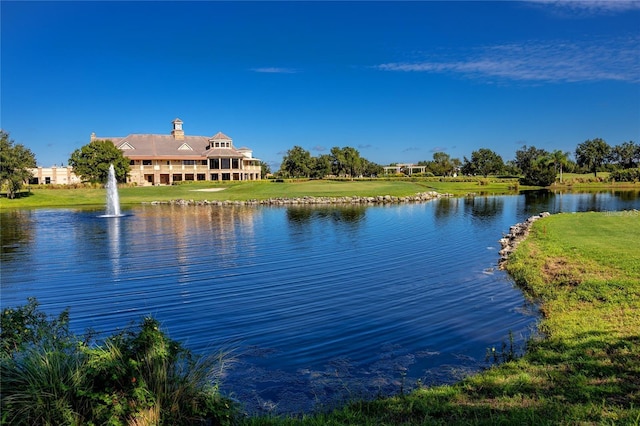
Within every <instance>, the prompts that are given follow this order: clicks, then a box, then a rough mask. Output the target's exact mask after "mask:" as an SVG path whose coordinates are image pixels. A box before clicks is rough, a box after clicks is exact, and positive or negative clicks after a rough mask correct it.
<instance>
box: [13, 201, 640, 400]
mask: <svg viewBox="0 0 640 426" xmlns="http://www.w3.org/2000/svg"><path fill="white" fill-rule="evenodd" d="M578 208H580V209H605V208H606V209H608V210H615V209H631V208H640V201H639V200H638V199H637V198H635V199H633V198H631V199H629V200H627V199H626V198H625V197H623V196H620V195H617V194H614V193H606V194H599V195H597V196H596V197H595V198H593V197H592V196H591V194H587V195H586V196H584V197H583V196H582V195H581V194H552V193H548V192H539V193H528V194H526V195H522V196H505V197H476V198H475V199H467V198H451V199H449V198H444V199H441V200H434V201H432V202H428V203H422V204H406V205H392V206H373V207H363V206H340V207H327V206H322V207H309V206H290V207H287V208H282V207H259V206H258V207H249V206H224V207H222V206H177V205H166V206H150V205H143V206H139V207H136V208H135V209H133V210H132V212H131V213H132V214H130V215H129V216H126V217H124V218H121V219H116V220H110V221H107V220H104V219H98V218H96V217H95V213H94V212H87V211H84V212H83V211H79V212H78V211H70V210H56V211H47V210H35V211H31V212H1V213H0V219H2V231H3V232H2V245H3V250H2V298H1V300H0V302H1V303H2V306H14V305H18V304H23V303H24V302H25V299H26V297H28V296H36V297H38V299H39V300H40V301H41V306H42V307H43V309H45V310H46V311H47V312H49V313H52V314H53V313H56V312H59V311H61V310H62V309H64V308H66V307H70V309H71V318H72V327H74V331H77V332H82V331H84V329H85V328H87V327H92V328H94V329H96V330H98V331H101V332H104V333H105V334H109V333H110V332H112V331H114V330H116V329H117V328H119V327H122V326H124V325H126V324H127V323H129V322H130V321H133V320H137V319H139V317H140V316H142V315H148V314H152V315H154V316H155V317H156V318H158V319H159V320H160V321H161V323H162V324H163V326H164V327H165V328H166V329H167V330H168V332H169V333H170V335H171V337H172V338H174V339H176V340H179V341H181V342H184V343H185V344H186V346H187V347H189V348H191V349H193V350H194V351H196V352H204V353H206V352H207V351H208V350H209V349H210V348H212V347H215V346H216V345H217V344H219V343H223V344H224V343H227V342H229V341H230V340H233V341H236V342H239V343H238V344H239V346H240V352H241V353H242V356H241V360H240V363H239V365H238V367H237V368H236V369H235V370H230V371H229V375H228V376H227V378H226V380H225V382H224V389H223V390H224V391H227V392H230V393H233V394H234V395H236V396H237V397H238V398H239V399H240V400H241V401H243V402H245V403H247V404H249V406H248V407H247V408H248V409H255V410H260V409H261V407H264V406H273V407H277V411H278V412H300V411H305V410H308V409H313V408H315V407H317V406H319V405H322V404H328V403H330V402H335V401H334V400H332V398H342V397H347V396H348V395H346V392H342V393H341V390H344V389H350V390H356V391H357V392H360V393H361V394H359V395H358V396H362V397H367V396H372V397H375V396H376V395H377V394H392V393H394V392H397V391H398V390H399V385H398V384H399V383H400V381H401V380H402V377H403V376H404V377H405V380H406V382H405V383H406V384H407V386H408V385H409V384H410V383H415V381H416V380H418V379H420V380H422V381H423V382H425V383H433V384H437V383H446V382H450V381H452V380H455V379H457V378H459V376H457V375H456V374H455V372H459V371H465V372H467V371H477V370H478V369H479V368H481V367H483V366H485V364H484V355H485V350H486V348H487V347H491V346H500V344H501V342H502V341H506V339H508V333H509V331H512V332H513V333H514V334H515V335H516V338H517V339H519V341H520V342H523V341H524V340H525V339H526V337H527V335H528V333H529V332H530V327H531V325H532V324H533V323H535V317H534V314H535V312H533V313H532V312H531V310H530V309H529V308H530V306H528V305H527V303H526V302H525V301H524V300H523V298H522V295H521V293H520V292H519V291H518V290H517V289H514V288H513V287H512V283H511V281H510V280H509V278H508V276H506V275H505V274H504V273H503V272H502V271H495V270H494V267H495V266H496V264H497V261H498V255H497V250H496V249H497V248H498V247H499V244H498V239H499V238H500V236H501V235H502V233H504V232H506V231H508V229H509V226H511V225H513V224H514V223H517V222H521V221H523V220H524V219H526V218H527V217H528V216H530V215H531V214H537V213H539V212H540V211H552V212H555V211H558V210H559V209H561V210H563V211H574V210H575V209H578ZM5 229H7V230H8V232H5ZM24 265H29V268H24ZM405 375H406V376H405ZM310 390H312V391H311V392H310Z"/></svg>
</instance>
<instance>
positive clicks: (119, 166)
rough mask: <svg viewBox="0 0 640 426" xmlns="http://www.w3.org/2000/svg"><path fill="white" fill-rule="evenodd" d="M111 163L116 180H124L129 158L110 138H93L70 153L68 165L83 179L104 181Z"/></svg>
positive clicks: (127, 172)
mask: <svg viewBox="0 0 640 426" xmlns="http://www.w3.org/2000/svg"><path fill="white" fill-rule="evenodd" d="M110 164H113V168H114V170H115V172H116V180H118V182H125V181H126V180H127V175H128V174H129V160H128V159H127V158H125V156H124V155H123V154H122V151H120V150H119V149H118V148H116V146H115V145H114V144H113V142H111V141H110V140H94V141H91V142H90V143H88V144H87V145H85V146H83V147H82V148H79V149H76V150H75V151H73V152H72V153H71V158H69V165H70V166H71V167H73V171H74V172H75V174H76V175H77V176H79V177H80V178H81V179H83V180H84V181H88V182H94V183H96V182H99V183H105V182H106V181H107V176H108V175H109V165H110Z"/></svg>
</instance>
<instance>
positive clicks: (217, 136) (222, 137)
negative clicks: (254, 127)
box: [209, 132, 231, 141]
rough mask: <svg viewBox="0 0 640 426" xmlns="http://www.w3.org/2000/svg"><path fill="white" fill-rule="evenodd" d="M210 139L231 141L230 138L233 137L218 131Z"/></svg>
mask: <svg viewBox="0 0 640 426" xmlns="http://www.w3.org/2000/svg"><path fill="white" fill-rule="evenodd" d="M209 140H211V141H217V140H227V141H230V140H231V138H230V137H229V136H227V135H225V134H224V133H222V132H218V133H216V134H215V135H213V136H211V139H209Z"/></svg>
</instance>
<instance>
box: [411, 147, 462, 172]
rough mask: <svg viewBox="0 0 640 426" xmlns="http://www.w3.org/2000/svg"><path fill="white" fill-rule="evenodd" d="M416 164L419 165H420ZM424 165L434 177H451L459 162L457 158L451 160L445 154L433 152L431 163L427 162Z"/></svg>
mask: <svg viewBox="0 0 640 426" xmlns="http://www.w3.org/2000/svg"><path fill="white" fill-rule="evenodd" d="M418 164H419V165H420V163H418ZM424 165H425V166H427V170H429V171H430V172H431V173H433V174H434V175H436V176H451V175H453V173H454V172H455V170H456V168H457V167H459V166H460V160H459V159H457V158H453V159H452V158H451V156H450V155H449V154H447V153H445V152H434V153H433V161H427V162H425V164H424Z"/></svg>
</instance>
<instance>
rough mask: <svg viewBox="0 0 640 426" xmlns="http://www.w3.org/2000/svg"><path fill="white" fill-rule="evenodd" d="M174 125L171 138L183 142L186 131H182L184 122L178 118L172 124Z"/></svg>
mask: <svg viewBox="0 0 640 426" xmlns="http://www.w3.org/2000/svg"><path fill="white" fill-rule="evenodd" d="M171 124H173V129H172V130H171V136H173V138H174V139H175V140H178V141H181V140H184V130H182V120H180V119H179V118H176V119H175V120H173V121H172V122H171Z"/></svg>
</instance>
